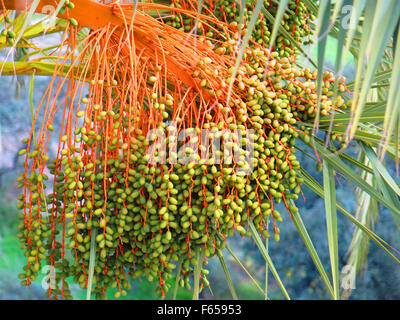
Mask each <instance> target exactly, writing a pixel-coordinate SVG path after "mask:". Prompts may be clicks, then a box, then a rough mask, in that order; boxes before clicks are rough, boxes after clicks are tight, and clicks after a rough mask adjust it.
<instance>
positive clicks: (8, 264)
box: [0, 40, 400, 299]
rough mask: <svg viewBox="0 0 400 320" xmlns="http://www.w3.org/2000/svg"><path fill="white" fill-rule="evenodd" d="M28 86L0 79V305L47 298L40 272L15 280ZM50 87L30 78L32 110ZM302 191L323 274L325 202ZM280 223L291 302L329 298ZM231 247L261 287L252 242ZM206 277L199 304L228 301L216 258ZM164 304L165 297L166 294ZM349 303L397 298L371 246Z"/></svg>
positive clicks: (387, 229) (399, 288)
mask: <svg viewBox="0 0 400 320" xmlns="http://www.w3.org/2000/svg"><path fill="white" fill-rule="evenodd" d="M315 51H316V48H313V49H311V50H310V53H311V55H313V56H315V53H316V52H315ZM327 52H328V53H329V57H327V58H328V60H329V61H330V64H331V65H333V61H334V57H335V52H336V42H335V41H334V40H330V41H329V43H328V50H327ZM352 74H354V67H353V61H351V60H349V61H348V63H347V65H346V68H345V70H344V75H345V76H346V77H347V78H348V79H350V80H351V79H352ZM28 82H29V77H18V78H17V77H0V155H1V156H0V221H1V222H0V299H47V296H46V290H44V289H43V288H42V280H43V278H44V277H45V276H46V274H45V273H43V275H42V277H41V278H40V279H37V280H36V281H35V283H34V284H33V285H31V286H30V287H28V288H26V287H22V286H21V285H20V280H19V279H18V278H17V275H18V273H20V272H21V270H22V267H23V266H24V264H25V259H24V256H23V252H22V250H20V248H19V242H18V240H17V238H16V236H15V234H16V233H17V224H18V222H17V218H16V216H17V212H18V211H17V209H16V198H17V196H18V190H17V188H16V183H15V179H16V177H17V175H18V174H19V173H21V171H22V170H23V165H22V163H21V160H19V159H18V157H17V156H16V154H17V152H18V150H19V149H20V148H21V147H22V144H21V142H20V141H21V140H22V139H23V138H24V137H26V135H27V133H28V130H29V129H30V123H31V121H30V111H29V99H28V97H29V94H28V88H27V87H28V86H27V85H26V84H28ZM48 82H49V78H46V77H41V78H39V77H36V78H35V96H34V103H35V106H36V105H38V103H39V101H40V99H41V97H42V94H43V92H44V90H45V88H46V86H47V84H48ZM24 83H25V86H24ZM39 119H40V116H39ZM58 121H61V120H60V119H59V120H58ZM55 147H56V144H54V145H53V149H54V148H55ZM350 150H351V149H350ZM310 152H312V150H310ZM298 157H299V160H300V161H301V163H302V165H303V166H305V168H306V169H307V170H308V172H310V173H312V175H313V177H314V178H316V179H317V180H318V181H319V182H321V180H322V175H321V174H320V173H318V172H317V171H316V170H315V168H314V163H312V164H309V163H307V159H306V158H305V156H303V155H300V154H299V155H298ZM307 165H308V166H307ZM391 170H392V172H393V174H394V172H395V170H394V168H391ZM338 182H339V183H338V184H337V186H338V190H337V193H338V194H337V198H338V200H339V201H340V202H341V203H342V204H343V205H345V207H346V209H348V210H349V211H350V212H354V211H355V208H356V205H357V204H356V201H355V198H354V196H353V190H352V189H351V187H350V186H349V184H348V183H347V181H346V180H345V179H343V178H342V177H339V176H338ZM303 192H304V195H305V198H306V201H305V202H304V201H303V199H301V198H299V200H297V202H296V204H297V206H298V207H299V210H300V213H301V215H302V217H303V220H304V223H305V225H306V227H307V229H308V231H309V233H310V237H311V239H312V240H313V242H314V244H315V245H316V250H317V252H318V253H319V255H320V257H321V260H322V262H323V264H324V267H325V269H326V270H329V267H330V263H329V253H328V242H327V236H326V222H325V211H324V210H325V208H324V203H323V201H322V200H321V199H320V198H318V197H317V196H316V195H315V194H313V193H312V192H310V191H309V190H307V188H306V187H303ZM380 209H381V210H380V215H379V221H378V222H377V224H376V226H375V229H374V230H375V232H376V233H377V234H378V235H379V236H381V237H382V238H383V239H384V240H385V241H387V242H388V243H389V244H390V245H391V246H393V247H394V248H400V237H399V232H398V230H397V228H396V226H395V224H394V223H393V220H392V217H391V215H390V213H389V212H388V211H387V210H384V209H383V208H380ZM281 212H285V210H281ZM283 218H284V221H283V222H282V223H281V224H280V229H281V240H280V242H279V243H275V242H273V241H270V245H269V250H270V256H271V258H272V260H273V261H274V264H275V266H276V268H277V271H278V272H279V274H280V276H281V278H282V281H283V283H284V284H285V286H286V288H287V290H288V292H289V294H290V296H291V297H292V298H295V299H329V295H328V292H327V290H326V289H325V285H324V283H323V282H322V280H321V279H320V276H319V274H318V272H317V270H316V268H315V266H314V264H313V262H312V260H311V258H310V256H309V254H308V251H307V249H306V247H305V245H304V243H303V242H302V240H301V238H300V236H299V234H298V232H297V229H296V228H295V226H294V224H293V223H292V222H291V221H290V217H289V215H288V214H286V215H284V216H283ZM338 219H339V220H338V224H339V243H340V247H339V254H340V263H341V266H340V268H342V267H343V266H344V265H345V264H346V260H347V258H348V256H347V255H346V252H347V249H348V246H349V244H350V241H351V237H352V233H353V231H354V226H353V225H352V224H351V222H349V221H348V220H347V219H346V218H345V217H343V216H342V215H340V213H339V216H338ZM229 246H230V247H231V248H234V252H235V254H236V255H237V256H238V257H239V258H240V260H241V261H242V262H243V263H244V264H245V265H246V267H247V268H248V270H249V272H250V273H251V274H252V275H253V276H254V277H255V278H256V280H257V281H258V282H259V284H260V285H261V286H263V285H264V284H263V282H264V273H265V263H264V260H263V258H262V256H261V254H260V253H259V251H258V249H257V247H256V245H255V244H254V243H253V242H252V240H251V239H241V238H240V237H236V238H232V239H230V240H229ZM224 256H225V259H226V261H227V263H228V267H229V270H230V273H231V276H232V279H233V283H234V284H235V288H236V290H237V293H238V296H239V298H240V299H263V296H262V295H261V294H260V292H259V291H258V289H257V288H256V286H255V285H254V284H253V283H252V282H251V281H250V279H249V278H248V277H247V275H246V274H245V273H244V272H243V270H242V269H241V267H240V266H239V265H237V264H236V263H235V261H234V260H233V258H232V257H231V256H230V254H229V253H228V252H227V251H224ZM209 270H210V275H209V276H208V279H209V281H210V284H211V288H210V289H211V290H210V289H208V288H206V289H204V290H203V292H202V293H201V297H202V298H204V299H230V298H231V296H230V293H229V288H228V284H227V281H226V278H225V275H224V273H223V270H222V268H221V266H220V264H219V261H218V259H215V258H213V259H210V260H209ZM269 279H270V281H269V287H268V290H269V296H270V298H271V299H283V298H284V297H283V295H282V294H281V293H280V290H279V288H278V287H277V284H276V282H275V280H274V279H273V277H272V275H270V276H269ZM173 281H174V279H171V283H173ZM154 289H155V285H153V284H152V283H149V282H147V280H142V281H135V282H134V283H132V289H131V290H130V292H129V293H128V295H127V296H126V297H123V298H122V299H155V298H156V295H155V293H154V291H155V290H154ZM171 291H172V290H171ZM110 293H112V292H110ZM73 294H74V297H75V298H76V299H84V298H85V292H82V291H81V290H80V289H78V288H75V287H73ZM109 296H110V297H112V296H113V295H112V294H110V295H109ZM167 298H171V292H170V293H169V295H168V296H167ZM190 298H191V293H190V292H189V291H187V290H185V289H181V290H180V291H179V292H178V299H190ZM348 298H349V299H400V268H399V267H398V265H397V264H396V262H395V261H394V260H393V259H391V258H390V257H388V256H387V255H386V254H385V253H384V252H383V251H382V250H381V249H380V248H378V247H377V246H376V245H375V243H371V244H370V252H369V257H368V263H367V264H366V265H364V266H363V268H362V271H361V273H360V274H359V275H358V276H357V282H356V288H355V289H354V290H353V291H352V293H351V295H350V296H349V297H348Z"/></svg>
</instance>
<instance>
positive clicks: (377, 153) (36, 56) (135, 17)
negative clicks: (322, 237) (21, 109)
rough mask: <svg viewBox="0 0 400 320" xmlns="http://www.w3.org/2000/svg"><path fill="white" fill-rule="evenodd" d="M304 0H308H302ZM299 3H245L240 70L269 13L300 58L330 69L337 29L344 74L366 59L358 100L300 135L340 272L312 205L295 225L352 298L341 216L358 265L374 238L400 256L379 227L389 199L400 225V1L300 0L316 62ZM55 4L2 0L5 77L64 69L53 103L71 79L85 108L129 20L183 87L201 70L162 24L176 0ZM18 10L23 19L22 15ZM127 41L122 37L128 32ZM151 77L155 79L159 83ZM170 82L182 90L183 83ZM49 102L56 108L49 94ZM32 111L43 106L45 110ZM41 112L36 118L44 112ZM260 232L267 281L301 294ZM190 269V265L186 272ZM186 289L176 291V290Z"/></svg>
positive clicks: (353, 92)
mask: <svg viewBox="0 0 400 320" xmlns="http://www.w3.org/2000/svg"><path fill="white" fill-rule="evenodd" d="M296 1H297V2H299V0H296ZM189 2H190V3H192V5H193V6H194V7H193V8H192V11H190V10H188V9H185V10H184V9H179V10H181V11H179V10H177V11H176V12H179V13H180V14H182V15H185V16H186V17H190V18H191V19H194V20H196V21H200V20H202V23H203V24H207V23H208V24H210V25H211V24H212V23H215V24H217V23H218V22H217V21H216V20H215V19H214V18H207V17H206V14H205V12H207V11H203V8H202V7H203V5H204V4H203V1H189ZM269 2H272V3H275V10H274V12H273V14H272V13H271V12H270V10H268V8H269V7H268V3H269ZM290 2H291V1H289V0H284V1H264V0H258V1H257V0H248V1H244V0H242V1H239V8H240V11H239V13H240V17H242V16H243V15H244V8H245V5H251V6H252V8H253V10H252V15H251V17H249V19H248V24H247V25H246V29H245V30H244V31H245V32H243V33H242V35H243V38H242V39H239V40H238V41H240V42H238V43H239V45H238V50H237V52H236V53H235V57H234V58H235V59H234V60H233V62H234V65H232V70H233V71H232V73H233V74H236V73H237V72H238V71H239V68H240V64H241V60H242V58H243V55H244V53H245V51H246V47H247V46H248V44H249V43H250V42H251V35H252V32H253V30H254V29H256V30H257V28H258V26H257V21H258V20H259V19H260V17H261V16H262V17H263V19H265V21H267V22H268V23H269V24H270V25H271V26H272V28H271V35H270V37H269V40H270V42H269V43H264V44H263V45H264V46H265V47H266V48H271V49H272V48H274V47H275V46H276V43H277V41H278V40H279V41H281V39H285V41H287V43H288V46H290V47H293V48H295V49H296V52H298V55H297V57H298V59H296V63H297V65H299V66H305V65H307V66H312V67H314V68H316V69H318V70H327V66H326V63H325V62H326V53H327V52H326V50H327V49H326V48H327V41H328V39H329V38H332V37H333V38H336V39H337V51H336V55H335V56H336V61H335V65H334V68H333V70H331V72H332V73H333V74H334V75H335V76H336V77H338V78H339V77H340V76H341V75H342V73H343V67H344V61H345V59H346V56H352V57H353V58H354V59H355V61H356V72H355V76H354V80H353V81H351V82H346V83H345V84H346V88H347V90H348V100H347V101H348V102H347V105H348V108H347V109H343V110H339V111H338V112H336V113H330V114H327V115H320V113H319V112H317V115H318V116H317V117H316V118H315V119H312V120H311V119H310V120H309V121H304V122H303V123H301V124H299V126H303V125H304V126H306V127H307V128H310V135H311V139H310V136H307V135H305V134H301V133H300V134H299V138H300V139H302V140H303V142H304V143H305V144H304V147H299V150H300V151H301V152H303V153H305V154H307V155H309V157H308V158H307V161H315V163H316V165H322V176H323V184H322V185H321V184H319V183H318V181H317V180H316V179H315V178H313V177H312V175H311V174H310V173H308V172H307V170H306V169H305V168H303V167H301V168H300V175H301V177H302V179H303V180H304V185H305V186H306V187H307V188H309V189H310V190H311V191H313V192H314V193H316V194H317V195H318V196H320V197H322V198H323V199H324V201H325V209H326V210H325V215H324V216H321V217H318V218H320V219H326V237H327V239H328V243H329V255H330V271H328V270H325V268H324V266H323V264H322V262H321V260H320V257H319V255H318V252H317V251H316V249H315V246H314V243H313V241H312V240H311V238H310V236H309V234H308V232H307V228H306V226H305V224H304V223H303V220H302V217H301V212H296V211H292V212H291V218H292V222H293V223H294V224H295V226H296V228H297V230H298V232H299V235H300V236H301V238H302V240H303V241H304V243H305V245H306V248H307V250H308V252H309V254H310V255H311V258H312V260H313V262H314V264H315V267H316V271H317V272H319V274H320V276H321V278H322V279H323V282H324V283H325V285H326V289H327V290H328V292H329V293H330V295H331V297H332V299H340V298H341V292H340V271H339V252H338V250H339V249H338V242H339V239H338V227H337V214H338V213H340V214H343V215H344V216H345V217H346V218H347V219H349V220H350V221H351V222H352V223H353V224H354V225H355V231H354V234H353V238H352V242H351V245H350V248H349V250H350V255H349V258H348V265H349V266H350V267H351V268H353V269H355V270H359V269H360V267H361V265H362V264H363V263H365V261H366V259H367V256H368V243H369V242H371V241H373V242H375V243H376V244H377V245H378V246H379V247H380V248H381V249H382V250H384V251H385V252H386V253H387V254H388V255H390V256H391V258H392V259H393V261H394V263H400V260H399V257H398V252H397V251H396V250H395V249H393V248H392V247H391V246H390V245H389V244H388V243H386V242H385V241H384V239H382V238H381V237H380V236H379V235H377V234H375V233H374V232H373V231H372V230H371V229H372V226H373V224H374V222H375V221H377V215H378V211H377V210H378V209H377V208H378V204H380V205H382V206H384V207H386V208H387V209H389V210H390V212H391V214H392V217H393V223H395V224H396V225H397V226H398V227H400V200H399V196H400V187H399V184H398V183H396V181H395V180H396V177H394V176H393V174H392V173H390V170H388V169H387V167H388V166H389V165H393V164H394V165H395V167H396V171H397V174H398V171H399V151H400V145H399V135H400V130H399V123H400V112H399V110H400V93H399V92H400V90H399V88H400V74H399V72H398V70H399V68H400V42H399V41H398V37H399V33H400V30H399V24H400V6H399V5H398V2H397V0H385V1H384V0H378V1H372V0H336V1H332V0H321V1H315V0H300V2H301V3H303V4H304V5H305V6H306V7H307V9H308V10H309V12H310V13H311V15H312V23H311V26H310V38H312V39H313V40H314V44H309V45H311V46H312V45H314V46H316V48H317V59H313V57H311V56H310V55H309V54H307V52H308V51H309V50H308V49H309V48H308V47H307V45H305V44H304V41H303V40H300V39H299V38H296V37H295V36H294V34H293V33H292V32H291V31H290V30H287V28H285V24H284V23H281V21H282V17H284V15H285V14H293V11H292V10H291V9H290V8H289V4H290ZM54 3H55V2H54V1H50V0H31V1H17V0H2V1H0V8H1V9H2V15H1V16H0V22H2V23H3V25H4V27H5V29H6V31H5V32H3V33H2V35H1V36H0V50H1V52H2V60H3V61H2V62H0V75H1V76H10V75H30V76H31V77H32V78H31V79H32V81H31V84H30V85H31V89H32V88H33V79H34V77H37V76H41V75H47V76H53V80H52V83H51V85H50V87H49V89H48V90H49V92H47V93H46V94H45V96H44V98H43V99H44V100H45V99H49V97H50V96H51V94H52V93H51V90H53V92H56V91H57V90H58V89H59V88H61V87H63V86H64V85H65V86H69V88H70V89H69V94H70V96H69V97H67V98H66V99H67V100H68V99H70V100H68V102H67V100H65V104H66V105H67V104H68V105H71V106H73V104H74V100H75V102H76V101H77V100H78V99H80V98H81V93H79V92H78V87H77V85H76V83H78V82H87V83H90V82H91V81H93V80H94V76H95V75H96V72H95V71H93V70H92V68H96V67H97V68H99V69H101V68H103V67H104V65H102V63H104V61H102V60H101V57H100V56H98V57H96V59H97V60H96V59H92V57H91V56H92V55H94V54H95V49H94V48H95V46H96V45H97V43H96V36H99V37H100V36H101V34H102V33H104V34H110V35H111V33H107V32H109V30H111V29H113V28H117V27H118V26H119V27H120V28H125V29H126V30H125V31H127V32H128V33H127V34H131V35H133V36H132V38H131V39H129V37H128V36H127V38H126V41H133V42H134V43H135V46H133V44H131V48H135V49H134V50H139V51H140V50H143V52H147V56H148V57H151V58H153V59H156V56H157V54H160V55H162V54H165V52H167V51H168V54H166V55H165V57H164V58H163V59H164V60H162V61H164V63H165V64H167V65H168V67H169V70H172V72H173V74H174V76H176V78H177V79H179V80H181V81H182V83H184V87H183V90H185V88H186V89H187V88H189V87H190V86H191V85H192V81H193V76H192V75H191V74H190V73H189V72H188V68H189V67H187V68H186V67H183V66H182V64H181V63H180V62H176V61H175V59H176V58H175V57H173V55H174V54H175V55H176V56H179V57H180V58H181V59H184V56H185V55H184V54H182V52H184V53H185V54H187V55H188V56H189V57H190V54H189V51H190V50H192V49H193V47H189V45H186V44H185V38H184V37H183V36H182V34H181V33H178V31H177V32H176V34H171V33H170V32H169V31H170V29H165V30H161V29H160V28H161V27H160V23H159V21H160V20H161V18H162V17H167V16H168V15H170V14H171V12H169V11H168V7H167V6H166V5H169V1H154V2H152V1H143V2H138V1H131V2H129V1H127V2H123V3H117V2H111V3H108V4H104V3H100V2H95V1H92V0H79V1H75V2H74V4H72V5H71V2H69V1H66V0H60V1H58V3H57V6H56V7H54ZM193 3H194V4H193ZM195 6H197V8H196V7H195ZM65 8H66V9H65ZM15 10H17V11H15ZM12 16H13V17H14V18H13V19H11V18H10V17H12ZM207 19H208V20H207ZM197 26H198V25H197ZM165 28H167V26H165ZM130 32H131V33H130ZM180 32H181V31H180ZM190 33H193V29H191V30H190V31H189V32H187V34H190ZM45 39H51V41H50V42H49V43H50V44H49V45H47V44H44V45H41V44H40V42H41V41H43V40H45ZM277 39H278V40H277ZM85 41H87V44H85ZM119 41H121V42H122V40H119ZM157 41H160V46H159V47H157V48H158V49H155V47H156V46H157V45H158V44H157V43H156V42H157ZM188 42H189V41H188ZM105 46H108V47H111V46H117V48H118V46H122V45H121V43H118V42H116V39H112V40H110V43H108V44H105ZM203 49H204V48H203V47H202V46H201V45H199V47H198V50H199V51H200V53H197V54H198V55H199V56H201V50H203ZM157 50H158V51H157ZM185 50H186V51H185ZM204 50H205V49H204ZM113 52H114V53H115V55H116V56H118V55H119V52H118V49H115V51H113ZM144 55H145V56H146V54H144ZM126 56H127V57H128V56H129V55H126ZM135 58H136V57H135ZM91 59H92V60H91ZM89 62H90V63H89ZM184 62H185V63H186V65H187V66H190V65H191V62H190V59H189V58H187V61H184ZM120 63H121V64H122V63H123V62H120ZM121 69H122V67H121ZM104 72H105V73H104V74H110V73H112V70H111V71H110V70H106V71H104ZM138 72H140V71H138ZM143 72H145V70H143ZM60 76H63V77H65V78H62V79H66V80H62V82H59V80H57V79H58V77H60ZM323 78H324V77H323V72H318V73H317V76H316V79H315V80H316V83H317V86H316V93H317V95H318V99H317V100H318V103H317V108H318V109H320V108H321V96H322V95H323V92H324V91H323V83H324V79H323ZM95 80H96V81H97V80H98V79H95ZM149 80H150V81H152V79H149ZM119 81H122V80H119ZM119 85H123V83H122V82H121V83H119ZM168 85H169V86H172V87H174V86H176V84H175V83H173V81H171V83H169V84H168ZM340 91H341V88H340V87H339V86H336V87H335V89H334V95H335V96H337V95H338V94H339V92H340ZM32 94H33V92H32ZM99 94H100V93H99ZM41 104H43V105H46V102H43V101H42V103H41ZM47 105H48V106H50V104H48V102H47ZM31 107H32V108H33V106H31ZM51 108H52V109H51V112H50V113H49V114H48V116H49V117H54V116H55V117H57V115H58V113H56V111H57V109H58V106H56V105H55V104H54V105H52V106H51ZM65 110H67V109H65ZM32 113H33V114H34V112H33V109H32ZM33 120H36V119H35V117H34V119H33ZM47 121H48V120H47ZM48 123H49V122H48ZM42 129H43V127H42ZM30 135H31V136H32V135H35V131H34V129H32V130H31V131H30ZM336 137H341V139H342V142H343V143H342V144H341V147H340V148H339V147H338V146H337V144H335V142H334V139H335V138H336ZM349 145H351V146H352V150H356V152H357V155H356V156H354V153H351V154H350V153H349V152H347V147H348V146H349ZM314 155H315V156H314ZM337 174H340V175H342V176H344V177H345V178H346V179H347V180H348V182H349V184H350V185H351V186H355V187H356V192H355V200H356V201H357V203H358V208H357V210H356V211H355V212H349V211H348V210H346V208H345V206H344V205H343V204H341V202H340V201H339V200H338V199H337V197H336V183H335V177H336V175H337ZM248 232H249V233H251V236H252V237H253V239H254V241H255V243H256V245H257V247H258V248H259V250H260V252H261V254H262V256H263V257H264V259H265V262H266V269H267V272H266V281H267V275H268V273H269V272H270V273H271V274H272V275H273V277H274V278H275V279H276V280H277V283H278V284H279V287H280V288H281V290H282V292H283V294H284V296H285V297H286V298H288V299H290V296H289V293H288V292H287V290H286V288H285V286H284V284H283V283H282V281H281V279H280V277H279V274H278V272H277V271H276V268H275V266H274V263H273V257H271V256H270V255H269V252H268V239H266V240H263V239H262V236H261V235H260V233H259V232H258V230H256V228H255V227H254V225H253V224H250V225H249V230H248ZM94 238H95V236H94V235H92V242H91V243H92V245H91V250H90V261H91V262H90V267H89V284H88V286H87V292H88V298H90V296H91V288H92V281H93V270H94V268H95V267H96V266H95V265H94V259H92V258H93V255H94V252H95V251H96V250H95V245H96V244H95V241H93V239H94ZM226 251H228V252H229V253H230V254H231V255H232V256H233V257H234V259H235V260H236V262H237V263H238V264H239V265H240V266H241V268H243V270H244V271H245V272H246V274H247V275H248V276H249V277H250V278H251V279H252V281H254V282H255V284H256V286H257V287H258V288H259V290H260V291H261V292H262V293H263V295H265V297H266V298H268V291H267V285H265V288H264V289H262V288H261V285H260V284H259V283H257V282H256V281H255V280H254V277H253V276H252V275H251V274H250V273H249V272H248V270H247V269H246V266H245V265H244V264H243V263H242V262H241V261H240V260H239V258H238V257H237V256H236V255H235V252H234V250H233V249H232V248H230V247H226ZM218 257H219V260H220V262H221V265H222V266H223V269H224V272H225V274H226V277H227V281H228V283H229V288H230V290H231V293H232V297H233V298H235V299H236V298H238V297H237V294H236V292H235V288H234V284H233V283H232V281H231V277H230V274H229V270H228V268H227V266H226V263H225V261H224V257H223V254H222V253H220V254H219V255H218ZM180 267H181V266H180V265H179V267H178V275H179V272H180ZM352 276H353V278H352V279H351V280H352V281H355V276H356V274H353V275H352ZM177 279H178V277H177ZM199 279H200V270H194V294H193V297H194V298H198V294H199ZM176 284H178V281H176ZM174 292H175V294H176V288H175V290H174Z"/></svg>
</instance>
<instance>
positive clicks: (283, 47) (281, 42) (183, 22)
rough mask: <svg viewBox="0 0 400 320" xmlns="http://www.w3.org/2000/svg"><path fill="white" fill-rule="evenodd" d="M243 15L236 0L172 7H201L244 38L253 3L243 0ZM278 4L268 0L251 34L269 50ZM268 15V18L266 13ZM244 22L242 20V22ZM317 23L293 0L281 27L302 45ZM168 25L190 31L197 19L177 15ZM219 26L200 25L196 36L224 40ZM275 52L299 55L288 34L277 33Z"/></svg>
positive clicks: (181, 3) (177, 3)
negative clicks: (237, 31) (313, 24)
mask: <svg viewBox="0 0 400 320" xmlns="http://www.w3.org/2000/svg"><path fill="white" fill-rule="evenodd" d="M244 3H245V6H244V8H243V15H242V14H241V11H242V10H241V1H237V0H215V1H204V2H200V1H183V0H174V1H172V3H171V6H173V7H177V8H182V9H186V10H194V11H196V10H198V8H199V6H201V8H202V10H201V12H202V13H203V14H204V15H210V16H214V17H216V18H217V19H218V20H219V21H224V22H225V23H227V24H229V25H230V26H231V27H233V28H237V29H240V28H241V29H242V30H241V34H242V36H244V35H245V34H246V30H247V28H248V26H249V23H250V19H251V17H252V15H253V12H254V6H255V4H254V1H251V0H246V1H244ZM278 5H279V4H278V2H277V1H271V0H265V3H264V6H263V9H262V11H261V12H260V14H259V18H258V19H257V21H256V23H255V25H254V28H253V31H252V34H251V39H252V41H253V42H255V43H257V44H259V45H262V46H264V47H268V46H269V45H270V36H271V33H272V28H273V23H272V22H271V20H269V18H270V17H275V16H276V14H277V11H278ZM265 11H267V12H268V16H267V14H266V13H265ZM241 19H242V20H241ZM313 20H315V17H314V16H313V14H312V13H311V12H310V11H309V10H308V8H307V5H306V4H305V3H304V1H301V0H290V1H289V3H288V5H287V8H286V11H285V13H284V15H283V18H282V27H283V28H284V29H285V31H287V32H288V34H290V36H291V37H292V38H293V39H295V40H296V41H298V42H299V43H300V44H308V43H310V42H311V41H312V40H311V37H310V36H311V35H312V34H313V30H312V29H311V28H312V21H313ZM166 23H167V24H168V25H171V26H173V27H175V28H178V29H181V30H184V31H186V32H189V31H191V30H194V28H195V27H196V20H195V19H192V18H190V17H184V16H182V15H180V14H176V15H174V16H172V17H168V18H167V19H166ZM218 28H219V27H218V25H216V24H212V23H210V24H208V23H204V24H200V25H197V28H196V29H197V30H196V32H197V33H202V34H204V35H205V36H207V37H208V38H213V39H215V38H218V37H221V36H220V35H219V34H218V32H216V30H218ZM275 50H276V51H277V52H278V53H279V55H280V56H281V57H293V56H294V55H297V54H299V50H298V49H297V48H296V47H294V46H293V45H292V44H291V42H290V41H289V39H286V38H285V35H283V34H278V37H277V38H276V40H275Z"/></svg>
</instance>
